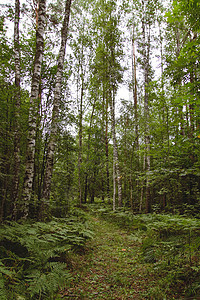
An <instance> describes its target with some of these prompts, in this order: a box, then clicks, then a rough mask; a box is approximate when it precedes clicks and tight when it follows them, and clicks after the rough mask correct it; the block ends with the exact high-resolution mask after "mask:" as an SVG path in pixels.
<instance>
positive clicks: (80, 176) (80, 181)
mask: <svg viewBox="0 0 200 300" xmlns="http://www.w3.org/2000/svg"><path fill="white" fill-rule="evenodd" d="M81 69H82V67H81ZM81 73H82V74H81V81H82V82H81V97H80V109H79V134H78V136H79V152H78V186H79V206H80V207H81V205H82V202H83V192H82V151H83V149H82V140H83V94H84V79H83V78H84V74H83V72H81Z"/></svg>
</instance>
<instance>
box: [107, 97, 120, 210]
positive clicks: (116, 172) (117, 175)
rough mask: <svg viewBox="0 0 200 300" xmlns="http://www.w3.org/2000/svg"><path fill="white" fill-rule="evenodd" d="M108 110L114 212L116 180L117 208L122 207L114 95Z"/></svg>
mask: <svg viewBox="0 0 200 300" xmlns="http://www.w3.org/2000/svg"><path fill="white" fill-rule="evenodd" d="M110 96H111V99H110V104H111V105H110V108H111V122H112V125H111V126H112V138H113V210H115V209H114V208H115V202H116V200H115V195H116V182H115V181H116V180H117V185H118V206H119V207H121V206H122V187H121V175H120V171H119V159H118V149H117V141H116V132H115V93H114V91H113V93H110Z"/></svg>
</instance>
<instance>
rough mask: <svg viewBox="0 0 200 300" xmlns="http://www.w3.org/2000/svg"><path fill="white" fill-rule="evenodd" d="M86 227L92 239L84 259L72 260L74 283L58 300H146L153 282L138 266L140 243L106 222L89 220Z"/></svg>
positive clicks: (144, 268) (142, 268)
mask: <svg viewBox="0 0 200 300" xmlns="http://www.w3.org/2000/svg"><path fill="white" fill-rule="evenodd" d="M89 223H90V224H89V227H90V228H91V229H92V230H93V231H94V233H95V234H94V238H93V239H92V240H91V241H90V242H89V245H88V249H87V251H86V253H85V254H84V255H80V253H79V254H77V255H76V256H75V257H73V258H72V262H71V270H72V271H71V273H72V277H73V280H72V283H71V285H70V287H68V288H66V289H64V290H62V291H61V292H60V296H61V298H62V299H138V300H139V299H147V298H148V296H147V295H148V287H150V286H151V287H152V286H154V278H153V277H152V276H150V274H148V270H147V269H146V266H145V265H144V264H142V262H140V259H139V256H140V251H141V250H140V249H141V247H140V246H141V245H140V242H139V241H135V240H134V238H133V235H131V234H129V233H128V232H127V231H125V230H123V229H120V228H119V227H117V226H116V225H114V224H111V223H109V222H107V221H105V220H102V219H99V218H95V217H91V216H90V221H89ZM148 299H149V298H148Z"/></svg>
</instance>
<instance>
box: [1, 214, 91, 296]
mask: <svg viewBox="0 0 200 300" xmlns="http://www.w3.org/2000/svg"><path fill="white" fill-rule="evenodd" d="M81 218H82V219H83V217H81ZM0 236H1V238H0V271H1V273H2V276H1V277H0V295H2V296H1V299H6V298H5V297H6V295H7V297H8V299H15V298H16V299H17V297H19V296H20V297H25V298H24V299H51V298H52V297H53V295H55V293H56V292H57V291H58V288H59V287H62V286H65V285H66V284H68V283H69V282H70V280H71V275H70V272H69V270H68V269H69V266H70V255H71V253H72V252H73V251H77V250H79V251H80V250H83V249H84V247H85V243H86V241H87V240H88V239H90V238H92V232H91V231H90V230H89V229H88V228H87V225H86V223H85V222H80V218H79V217H78V216H70V217H68V218H66V219H54V220H52V221H51V222H49V223H42V222H37V223H33V224H27V223H26V224H19V223H15V222H10V223H7V224H4V225H1V226H0ZM3 297H4V298H3Z"/></svg>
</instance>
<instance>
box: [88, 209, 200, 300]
mask: <svg viewBox="0 0 200 300" xmlns="http://www.w3.org/2000/svg"><path fill="white" fill-rule="evenodd" d="M91 209H92V210H93V211H95V209H94V206H91ZM96 213H97V214H100V215H101V216H102V217H103V218H105V219H106V220H109V221H110V222H114V223H116V224H117V225H118V226H120V227H122V228H124V227H126V229H128V231H129V234H130V235H131V237H132V240H133V241H135V242H138V243H140V245H141V250H140V261H141V263H142V264H144V265H145V267H146V269H147V276H152V277H153V278H155V280H156V285H155V286H153V287H152V288H151V289H149V290H148V292H147V293H146V294H145V296H146V297H148V298H151V299H152V298H153V299H165V298H167V297H169V298H170V296H171V295H173V294H177V295H179V296H181V295H183V296H188V297H191V296H195V295H198V294H199V292H200V286H199V280H200V255H199V249H200V238H199V233H200V220H199V219H196V218H189V217H185V216H180V215H167V214H166V215H164V214H148V215H145V214H144V215H143V214H142V215H134V214H132V213H131V212H130V211H124V210H123V209H118V210H116V211H115V212H112V211H110V209H109V208H108V207H102V208H99V209H97V210H96Z"/></svg>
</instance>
